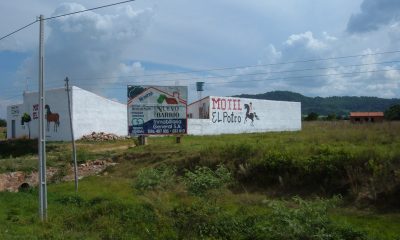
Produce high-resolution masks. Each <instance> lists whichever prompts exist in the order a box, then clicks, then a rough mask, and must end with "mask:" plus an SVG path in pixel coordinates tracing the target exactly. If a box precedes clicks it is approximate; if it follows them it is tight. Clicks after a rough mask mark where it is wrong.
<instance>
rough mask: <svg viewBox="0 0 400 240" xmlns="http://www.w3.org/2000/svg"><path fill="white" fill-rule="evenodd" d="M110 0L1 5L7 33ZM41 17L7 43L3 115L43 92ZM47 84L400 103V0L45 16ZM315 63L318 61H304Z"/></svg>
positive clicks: (172, 6)
mask: <svg viewBox="0 0 400 240" xmlns="http://www.w3.org/2000/svg"><path fill="white" fill-rule="evenodd" d="M114 2H115V1H111V0H98V1H89V0H84V1H74V2H65V1H59V0H43V1H31V0H15V1H1V2H0V14H1V16H2V21H0V37H1V36H3V35H6V34H7V33H10V32H12V31H13V30H15V29H17V28H19V27H22V26H24V25H26V24H28V23H30V22H32V21H34V20H35V19H36V17H37V16H38V15H40V14H43V15H44V16H45V17H50V16H56V15H60V14H64V13H69V12H74V11H80V10H84V9H88V8H93V7H97V6H100V5H105V4H110V3H114ZM38 30H39V25H38V24H34V25H32V26H31V27H29V28H27V29H24V30H23V31H21V32H18V33H17V34H14V35H12V36H11V37H8V38H6V39H4V40H1V41H0V118H1V117H3V118H4V117H5V106H7V105H9V104H12V103H16V102H20V101H21V96H22V92H23V91H24V90H29V91H36V90H37V82H38V80H37V79H38V72H37V68H38V63H37V58H38ZM45 36H46V41H45V56H46V62H45V81H46V88H49V89H50V88H58V87H63V84H64V82H63V80H64V78H65V77H66V76H68V77H69V78H70V80H71V84H73V85H77V86H79V87H81V88H84V89H88V90H91V91H94V92H96V93H98V94H100V95H103V96H105V97H108V98H113V99H116V100H118V101H121V102H125V101H126V85H127V84H146V85H149V84H151V85H171V84H172V85H175V84H179V85H187V86H188V87H189V95H190V97H189V98H190V100H194V99H195V98H196V96H197V93H196V91H195V87H194V83H195V82H196V81H204V82H205V83H206V87H205V92H204V93H203V95H224V96H225V95H233V94H241V93H264V92H267V91H273V90H289V91H295V92H299V93H302V94H304V95H307V96H342V95H352V96H361V95H362V96H378V97H385V98H394V97H396V98H400V70H398V69H400V1H398V0H352V1H348V0H336V1H320V0H279V1H265V0H247V1H239V0H203V1H187V0H170V1H162V0H137V1H135V2H132V3H127V4H123V5H119V6H114V7H110V8H106V9H100V10H96V11H90V12H85V13H82V14H76V15H71V16H68V17H63V18H57V19H53V20H48V21H46V23H45ZM308 60H312V61H308Z"/></svg>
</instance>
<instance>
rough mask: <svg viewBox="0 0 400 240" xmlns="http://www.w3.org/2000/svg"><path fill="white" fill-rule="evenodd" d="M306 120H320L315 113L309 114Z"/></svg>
mask: <svg viewBox="0 0 400 240" xmlns="http://www.w3.org/2000/svg"><path fill="white" fill-rule="evenodd" d="M304 120H306V121H315V120H318V114H317V113H315V112H311V113H309V114H308V116H307V117H305V118H304Z"/></svg>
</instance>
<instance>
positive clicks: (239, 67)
mask: <svg viewBox="0 0 400 240" xmlns="http://www.w3.org/2000/svg"><path fill="white" fill-rule="evenodd" d="M395 53H400V50H396V51H387V52H377V53H368V54H359V55H348V56H339V57H330V58H320V59H317V58H316V59H305V60H296V61H289V62H279V63H268V64H258V65H242V66H236V67H222V68H209V69H202V70H193V71H181V72H172V73H155V74H142V75H129V76H111V77H92V78H88V77H76V76H75V77H74V76H72V78H74V79H75V80H95V79H98V80H101V79H116V78H128V77H154V76H169V75H178V74H188V73H201V72H214V71H222V70H233V69H244V68H256V67H266V66H276V65H287V64H294V63H307V62H317V61H327V60H335V59H346V58H355V57H367V56H376V55H383V54H395ZM392 62H398V61H392ZM382 63H385V62H382ZM387 63H390V62H387ZM365 65H368V64H365ZM354 66H361V65H354Z"/></svg>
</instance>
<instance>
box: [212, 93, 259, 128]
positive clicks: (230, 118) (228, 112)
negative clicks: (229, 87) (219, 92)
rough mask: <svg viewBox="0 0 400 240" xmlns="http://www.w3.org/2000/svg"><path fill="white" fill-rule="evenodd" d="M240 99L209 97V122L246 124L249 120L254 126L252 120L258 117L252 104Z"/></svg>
mask: <svg viewBox="0 0 400 240" xmlns="http://www.w3.org/2000/svg"><path fill="white" fill-rule="evenodd" d="M242 101H243V100H242V99H240V98H226V97H211V100H210V104H211V106H210V107H211V111H212V113H211V122H212V123H229V124H241V123H242V122H243V123H244V124H246V123H247V122H248V121H249V122H250V125H251V126H254V120H260V119H259V117H258V115H257V113H256V112H254V107H253V104H252V103H251V102H250V103H243V102H242ZM244 110H245V111H244Z"/></svg>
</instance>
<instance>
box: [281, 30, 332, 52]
mask: <svg viewBox="0 0 400 240" xmlns="http://www.w3.org/2000/svg"><path fill="white" fill-rule="evenodd" d="M285 44H286V45H288V46H290V47H295V46H299V45H300V46H306V47H307V48H309V49H311V50H320V49H324V48H326V44H325V43H323V42H322V41H320V40H318V39H316V38H314V36H313V33H312V32H310V31H307V32H305V33H300V34H293V35H290V36H289V38H288V40H286V42H285Z"/></svg>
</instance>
